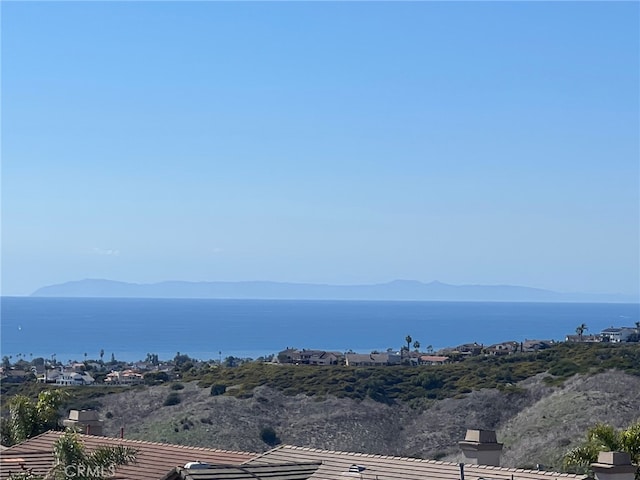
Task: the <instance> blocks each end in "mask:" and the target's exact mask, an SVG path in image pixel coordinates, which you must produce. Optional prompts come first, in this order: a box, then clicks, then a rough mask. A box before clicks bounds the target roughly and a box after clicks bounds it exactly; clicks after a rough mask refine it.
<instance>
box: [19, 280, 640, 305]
mask: <svg viewBox="0 0 640 480" xmlns="http://www.w3.org/2000/svg"><path fill="white" fill-rule="evenodd" d="M31 296H35V297H124V298H227V299H274V300H439V301H495V302H629V303H635V302H638V300H639V299H638V297H637V296H636V297H634V296H632V295H622V294H589V293H560V292H554V291H551V290H543V289H539V288H530V287H521V286H514V285H449V284H446V283H441V282H437V281H435V282H431V283H423V282H419V281H415V280H394V281H392V282H388V283H380V284H372V285H324V284H309V283H281V282H267V281H247V282H182V281H166V282H160V283H148V284H138V283H126V282H117V281H112V280H102V279H86V280H80V281H74V282H66V283H61V284H56V285H50V286H46V287H42V288H40V289H38V290H36V291H35V292H34V293H32V294H31Z"/></svg>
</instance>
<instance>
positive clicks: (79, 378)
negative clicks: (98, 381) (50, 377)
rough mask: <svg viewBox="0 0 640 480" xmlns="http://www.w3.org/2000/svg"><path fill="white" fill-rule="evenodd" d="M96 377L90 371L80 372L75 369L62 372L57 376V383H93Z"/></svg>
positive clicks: (65, 384) (69, 384)
mask: <svg viewBox="0 0 640 480" xmlns="http://www.w3.org/2000/svg"><path fill="white" fill-rule="evenodd" d="M94 382H95V379H94V378H93V377H92V376H91V375H89V374H88V373H78V372H74V371H65V372H62V373H61V374H60V375H58V377H57V378H56V385H63V386H71V385H93V383H94Z"/></svg>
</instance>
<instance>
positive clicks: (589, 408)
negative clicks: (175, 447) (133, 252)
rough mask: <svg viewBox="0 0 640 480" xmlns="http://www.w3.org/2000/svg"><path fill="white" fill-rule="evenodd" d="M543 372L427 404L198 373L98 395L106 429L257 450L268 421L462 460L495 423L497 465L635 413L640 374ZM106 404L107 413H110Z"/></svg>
mask: <svg viewBox="0 0 640 480" xmlns="http://www.w3.org/2000/svg"><path fill="white" fill-rule="evenodd" d="M544 377H545V375H544V374H543V375H537V376H535V377H532V378H530V379H528V380H525V381H523V382H520V383H519V384H518V386H519V387H521V389H518V390H514V391H511V392H505V391H499V390H497V389H483V390H479V391H474V392H472V393H469V394H467V395H465V396H464V397H463V398H446V399H442V400H435V401H432V402H430V403H428V404H426V405H425V406H424V407H423V408H420V409H415V408H414V409H412V408H410V407H409V406H408V405H407V404H406V403H403V402H397V403H395V404H393V405H387V404H383V403H380V402H375V401H373V400H371V399H365V400H363V401H357V400H352V399H348V398H336V397H333V396H329V397H326V398H324V399H323V400H317V399H314V398H313V397H308V396H305V395H302V394H299V395H295V396H287V395H284V394H283V393H282V392H278V391H276V390H274V389H272V388H269V387H264V386H263V387H257V388H256V389H255V391H254V395H253V396H252V397H251V398H234V397H231V396H227V395H222V396H211V395H210V389H208V388H202V387H198V386H197V385H196V383H195V382H189V383H186V384H184V386H185V388H184V389H183V390H180V391H178V392H177V393H178V394H179V396H180V398H181V400H182V401H181V403H180V404H178V405H174V406H163V402H164V400H165V399H166V397H167V396H168V395H169V393H171V392H172V390H171V389H170V388H169V387H168V386H156V387H150V388H149V389H146V390H132V391H127V392H123V393H120V394H114V395H109V396H107V397H104V398H102V399H100V403H101V404H102V406H101V412H102V415H103V416H106V417H112V418H110V419H107V421H106V433H107V434H109V435H118V434H119V432H120V427H121V426H123V425H124V428H125V434H126V437H127V438H137V439H145V440H153V441H161V442H176V443H181V444H190V445H201V446H204V445H206V446H213V447H219V448H225V449H237V450H248V451H263V450H265V449H267V448H269V446H268V445H267V444H265V442H263V441H262V439H261V438H260V432H261V429H262V428H264V427H271V428H273V429H274V430H275V432H276V434H277V435H278V437H279V439H280V440H281V441H282V442H283V443H289V444H295V445H304V446H309V447H317V448H324V449H335V450H346V451H359V452H367V453H379V454H390V455H405V456H418V457H423V458H446V459H448V460H458V459H459V455H458V448H457V442H458V441H459V440H460V439H461V438H463V436H464V432H465V430H466V429H467V428H486V429H495V430H497V432H498V438H499V441H502V442H504V444H505V450H504V454H503V465H507V466H520V467H521V466H527V465H528V466H532V465H535V464H536V463H540V464H544V465H548V466H555V467H556V468H559V462H560V456H561V454H562V452H564V451H565V450H566V449H568V448H569V447H571V446H573V445H575V444H576V443H577V442H579V441H580V440H581V439H582V436H583V434H584V432H585V430H586V429H587V428H588V427H589V426H591V425H593V424H594V423H596V422H605V423H611V424H612V425H615V426H617V427H624V426H626V425H628V424H629V423H631V422H632V421H635V420H637V419H638V418H639V416H640V413H639V412H640V377H637V376H633V375H628V374H624V373H622V372H618V371H611V372H606V373H600V374H597V375H594V376H582V375H577V376H574V377H572V378H571V379H569V380H568V381H566V382H565V383H564V384H563V385H561V386H550V385H549V382H545V381H544ZM108 412H109V413H108Z"/></svg>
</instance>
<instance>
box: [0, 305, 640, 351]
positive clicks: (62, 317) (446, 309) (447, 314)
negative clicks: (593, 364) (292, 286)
mask: <svg viewBox="0 0 640 480" xmlns="http://www.w3.org/2000/svg"><path fill="white" fill-rule="evenodd" d="M0 313H1V320H2V323H1V327H0V333H1V339H0V354H1V355H13V356H14V358H16V355H17V354H19V353H21V354H23V355H24V356H25V358H27V359H28V358H30V357H29V356H30V355H31V354H33V357H34V358H35V357H38V356H44V357H47V358H50V357H51V355H52V354H55V355H56V359H57V360H58V361H67V360H82V359H83V358H84V353H85V352H86V353H87V354H88V358H98V357H99V352H100V350H101V349H104V351H105V357H104V359H105V360H107V359H110V358H111V354H112V353H113V354H114V355H115V357H116V358H117V359H118V360H140V359H144V357H145V356H146V354H147V353H157V354H158V355H159V356H160V358H161V359H169V358H173V356H174V355H175V354H176V353H177V352H180V353H186V354H188V355H189V356H191V357H194V358H200V359H218V358H219V357H220V356H222V358H224V357H227V356H229V355H233V356H237V357H251V358H257V357H258V356H261V355H268V354H270V353H277V352H278V351H280V350H283V349H285V348H286V347H297V348H317V349H326V350H336V351H342V352H344V351H347V350H349V349H352V350H354V351H356V352H362V353H366V352H369V351H371V350H373V349H377V350H386V349H387V348H393V349H394V350H396V349H399V348H400V347H401V346H402V345H404V343H405V342H404V339H405V337H406V336H407V335H411V336H412V337H413V339H414V340H418V341H419V342H420V343H421V345H422V347H423V349H424V348H426V347H427V346H428V345H431V346H433V348H434V349H436V350H437V349H439V348H442V347H447V346H455V345H459V344H462V343H468V342H478V343H483V344H491V343H497V342H501V341H506V340H516V341H522V340H525V339H548V340H551V339H553V340H563V339H564V337H565V336H566V335H567V334H573V333H575V329H576V327H577V326H578V325H580V324H582V323H584V324H586V325H587V326H588V328H589V330H588V331H587V333H597V332H599V331H601V330H602V329H603V328H606V327H610V326H634V324H635V322H637V321H638V320H639V319H640V306H639V305H638V304H613V303H611V304H604V303H602V304H599V303H595V304H594V303H589V304H582V303H493V302H389V301H381V302H372V301H283V300H193V299H119V298H38V297H3V298H2V300H1V303H0Z"/></svg>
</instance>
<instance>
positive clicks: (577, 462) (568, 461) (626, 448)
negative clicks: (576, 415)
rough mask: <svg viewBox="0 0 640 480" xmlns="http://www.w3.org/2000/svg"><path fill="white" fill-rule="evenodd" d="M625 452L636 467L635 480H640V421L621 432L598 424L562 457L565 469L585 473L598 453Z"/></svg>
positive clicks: (609, 426) (595, 459)
mask: <svg viewBox="0 0 640 480" xmlns="http://www.w3.org/2000/svg"><path fill="white" fill-rule="evenodd" d="M613 451H617V452H627V453H628V454H629V456H630V457H631V463H633V464H634V465H636V467H637V468H636V480H640V421H638V422H636V423H634V424H632V425H631V426H630V427H628V428H626V429H622V430H616V429H615V428H613V427H612V426H611V425H605V424H602V423H599V424H597V425H595V426H593V427H591V428H590V429H589V430H588V431H587V439H586V441H585V442H584V443H583V444H582V445H579V446H578V447H575V448H573V449H571V450H569V451H568V452H567V453H566V454H565V456H564V464H565V467H567V468H569V469H572V470H577V471H580V472H586V471H587V470H588V469H589V466H590V465H591V464H592V463H594V462H596V461H597V459H598V453H600V452H613Z"/></svg>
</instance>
